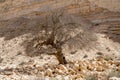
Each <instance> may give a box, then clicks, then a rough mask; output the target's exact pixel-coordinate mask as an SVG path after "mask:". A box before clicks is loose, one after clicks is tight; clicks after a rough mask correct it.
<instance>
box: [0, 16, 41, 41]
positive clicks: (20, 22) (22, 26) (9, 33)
mask: <svg viewBox="0 0 120 80" xmlns="http://www.w3.org/2000/svg"><path fill="white" fill-rule="evenodd" d="M42 22H43V21H42V19H39V18H38V19H28V18H24V17H19V18H13V19H10V20H4V21H1V22H0V37H4V39H5V40H10V39H13V38H16V37H19V36H21V35H24V34H28V33H31V34H33V35H36V34H38V33H39V32H40V31H41V30H42V28H43V27H42Z"/></svg>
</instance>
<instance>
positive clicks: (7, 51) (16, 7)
mask: <svg viewBox="0 0 120 80" xmlns="http://www.w3.org/2000/svg"><path fill="white" fill-rule="evenodd" d="M111 5H112V6H111ZM57 10H59V11H60V12H58V11H57ZM54 11H57V13H58V14H59V13H61V12H64V14H65V16H63V17H62V18H61V22H60V24H61V25H62V27H63V28H64V26H63V23H66V22H69V21H71V22H74V23H80V24H81V27H80V28H79V29H80V30H81V31H84V33H87V32H88V33H89V35H90V34H91V32H89V31H92V32H93V33H94V34H95V36H96V38H97V41H95V42H94V41H93V42H94V45H93V44H88V42H85V40H86V39H89V37H90V36H91V35H90V36H86V35H85V38H83V42H82V41H81V43H78V44H80V45H84V44H86V45H88V46H87V48H82V49H81V48H78V49H77V50H76V48H74V47H72V48H71V47H70V46H72V44H74V41H73V43H72V44H71V43H70V44H69V46H68V45H67V44H65V45H63V46H62V48H63V53H64V55H65V57H66V59H67V61H68V62H71V63H69V64H68V65H69V66H70V65H74V63H76V64H78V65H79V66H80V67H82V66H84V67H86V68H87V64H88V63H89V64H90V65H92V64H91V62H89V60H88V59H93V58H96V57H98V56H100V57H101V56H102V57H103V59H105V60H106V59H107V60H111V59H112V60H113V61H116V62H112V63H111V62H110V61H108V62H107V61H104V60H103V61H101V63H102V64H104V62H105V63H107V64H111V66H112V65H115V66H116V68H115V70H116V69H117V68H118V69H119V67H120V66H119V61H118V60H120V2H119V0H97V1H96V0H62V1H61V0H1V1H0V79H1V80H4V79H6V80H11V79H12V78H13V79H17V80H20V79H22V80H25V79H26V80H29V79H31V80H35V79H36V80H37V79H40V78H43V77H44V76H51V75H49V74H51V73H50V70H48V73H47V74H46V73H44V72H46V70H44V69H43V70H42V71H41V70H38V69H40V68H41V67H42V66H45V65H46V64H49V65H51V66H52V67H54V68H56V69H58V70H59V66H60V65H58V63H59V62H58V60H57V59H56V57H55V56H54V55H51V54H47V52H52V51H51V49H50V50H49V49H48V48H49V46H46V45H44V46H42V47H43V48H46V49H47V50H46V49H45V52H44V50H43V52H41V51H40V49H39V48H40V47H37V48H36V47H35V45H39V43H40V42H41V41H42V40H45V39H46V37H42V38H41V36H44V35H46V33H45V29H46V28H45V26H47V30H48V32H51V26H53V24H51V21H52V19H51V18H50V16H49V14H52V13H53V12H54ZM69 15H74V16H75V17H72V18H70V16H69ZM46 16H48V18H47V17H46ZM66 16H67V17H66ZM68 27H69V26H68ZM77 27H78V26H77ZM85 27H86V28H87V30H86V28H85ZM63 28H61V29H60V30H61V31H60V30H58V31H57V32H62V31H63V30H64V29H63ZM82 28H85V30H83V29H82ZM68 30H69V29H68ZM75 31H76V30H75ZM78 32H79V31H78ZM58 34H59V33H58ZM58 37H59V35H58ZM73 40H74V39H73ZM75 40H76V39H75ZM88 41H89V40H88ZM68 43H69V42H68ZM50 48H51V47H50ZM29 55H30V56H29ZM106 55H107V57H106ZM83 60H85V61H86V62H85V64H84V61H83ZM87 60H88V62H87ZM77 61H83V62H77ZM95 61H96V60H95ZM93 63H94V60H93ZM98 64H99V60H98ZM98 64H97V61H96V65H98ZM107 64H105V65H103V66H106V65H107ZM56 65H57V66H56ZM81 65H82V66H81ZM85 65H86V66H85ZM96 65H95V66H96ZM63 66H64V65H63ZM63 66H62V67H63ZM107 66H109V65H107ZM111 66H109V70H112V69H114V68H113V67H111ZM27 67H30V68H27ZM65 67H67V65H65ZM13 68H14V69H13ZM24 68H25V70H19V69H24ZM31 68H32V69H37V71H38V73H33V74H32V73H31V72H34V71H33V70H31ZM47 68H49V67H47ZM54 68H53V69H52V68H51V67H50V69H51V70H53V71H55V70H54ZM67 68H68V67H67ZM70 68H71V67H69V68H68V70H69V69H70ZM96 68H97V67H96ZM102 68H103V67H102ZM29 69H30V70H29ZM72 69H73V67H72ZM81 69H82V68H81ZM90 69H91V68H90ZM75 70H76V69H73V74H77V75H79V76H80V74H81V72H80V73H79V69H77V71H76V72H78V73H74V71H75ZM83 70H84V69H83ZM87 70H88V69H85V74H86V73H87V72H88V71H91V72H94V69H91V70H88V71H87ZM104 70H105V71H106V70H108V68H106V69H104ZM24 71H26V72H24ZM27 71H28V72H27ZM29 71H30V74H29ZM96 71H98V73H99V69H98V70H96ZM83 73H84V71H83ZM103 73H107V72H104V71H103ZM68 74H69V75H68ZM73 74H72V73H71V72H70V73H65V74H63V73H60V72H59V71H58V72H55V74H53V75H52V77H56V76H57V75H63V76H69V77H70V78H73ZM8 75H9V76H8ZM70 75H71V76H70ZM83 76H85V75H84V74H83ZM83 76H81V78H82V79H81V80H84V79H83V78H85V77H83ZM57 77H59V76H57ZM66 80H67V79H66ZM68 80H69V79H68ZM78 80H80V79H78ZM100 80H102V79H100ZM103 80H105V78H104V79H103Z"/></svg>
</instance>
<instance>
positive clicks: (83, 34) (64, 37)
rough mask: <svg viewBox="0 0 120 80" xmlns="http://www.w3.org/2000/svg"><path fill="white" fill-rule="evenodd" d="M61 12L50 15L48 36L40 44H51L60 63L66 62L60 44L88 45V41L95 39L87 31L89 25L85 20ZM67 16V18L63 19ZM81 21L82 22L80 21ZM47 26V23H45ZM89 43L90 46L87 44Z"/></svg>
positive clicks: (79, 46)
mask: <svg viewBox="0 0 120 80" xmlns="http://www.w3.org/2000/svg"><path fill="white" fill-rule="evenodd" d="M66 16H67V15H64V14H63V13H62V12H54V13H52V16H51V21H52V32H51V34H50V36H49V38H48V39H47V40H46V41H44V42H43V43H42V44H46V45H51V46H52V47H53V48H55V49H56V52H55V53H54V54H55V55H56V57H57V59H58V60H59V63H60V64H66V63H67V60H66V58H65V56H64V54H63V52H62V45H64V44H66V43H68V44H69V45H70V46H75V47H76V48H81V47H83V48H84V47H85V46H87V47H90V46H92V45H91V44H90V43H91V42H94V41H96V37H95V35H93V34H92V32H91V31H89V29H88V26H90V25H91V23H90V24H89V23H88V22H85V20H83V19H82V20H81V19H79V18H78V19H76V20H78V21H76V20H74V17H72V15H70V16H67V17H66ZM64 18H65V19H67V18H68V20H66V21H63V20H64ZM81 21H82V22H81ZM46 26H47V25H46ZM46 32H47V31H46ZM88 45H90V46H88Z"/></svg>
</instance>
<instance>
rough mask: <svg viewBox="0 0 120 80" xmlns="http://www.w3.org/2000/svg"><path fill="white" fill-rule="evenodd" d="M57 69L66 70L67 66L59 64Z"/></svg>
mask: <svg viewBox="0 0 120 80" xmlns="http://www.w3.org/2000/svg"><path fill="white" fill-rule="evenodd" d="M59 69H61V70H63V71H68V70H67V68H66V67H65V66H64V65H60V66H59Z"/></svg>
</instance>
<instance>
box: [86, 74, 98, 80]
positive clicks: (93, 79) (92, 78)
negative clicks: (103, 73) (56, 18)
mask: <svg viewBox="0 0 120 80" xmlns="http://www.w3.org/2000/svg"><path fill="white" fill-rule="evenodd" d="M86 80H97V77H95V76H94V75H87V76H86Z"/></svg>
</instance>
